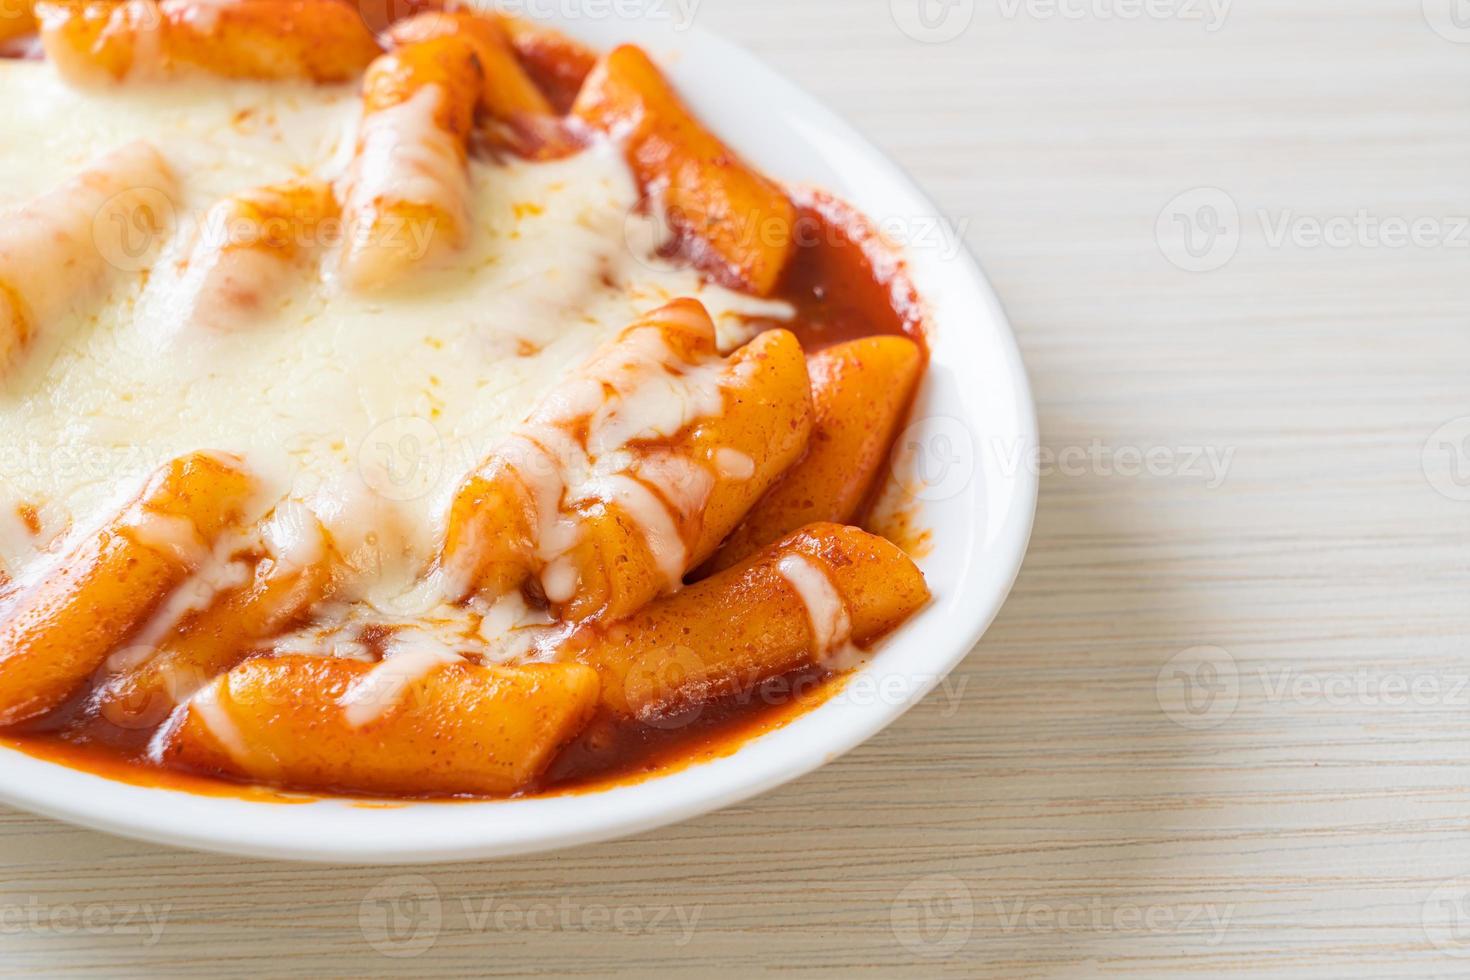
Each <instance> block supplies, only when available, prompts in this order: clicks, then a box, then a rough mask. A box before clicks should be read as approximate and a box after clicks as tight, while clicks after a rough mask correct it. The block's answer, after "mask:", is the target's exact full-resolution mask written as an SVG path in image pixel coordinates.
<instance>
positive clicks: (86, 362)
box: [0, 62, 789, 602]
mask: <svg viewBox="0 0 1470 980" xmlns="http://www.w3.org/2000/svg"><path fill="white" fill-rule="evenodd" d="M359 115H360V106H359V99H358V97H357V92H356V90H355V88H353V87H336V88H334V87H312V88H307V87H295V86H290V85H271V86H262V85H250V84H240V83H229V84H219V85H210V84H192V85H190V86H171V87H166V88H158V89H154V90H150V89H146V88H144V89H135V88H129V89H122V90H117V91H112V92H96V91H89V92H86V93H77V92H75V91H72V90H70V89H68V88H66V87H65V86H63V85H62V84H61V83H60V82H59V81H58V80H57V78H56V76H55V74H54V71H53V69H52V68H51V66H49V65H47V64H44V63H33V62H0V139H3V140H4V141H5V143H6V144H8V145H11V146H19V147H25V151H24V152H19V153H8V154H3V155H0V209H8V208H11V207H16V206H20V205H23V204H24V203H25V202H27V201H28V200H31V199H33V198H34V197H36V196H38V195H40V194H42V193H44V192H45V191H47V190H48V189H50V188H52V187H54V186H56V185H58V184H59V183H60V182H61V180H62V179H64V178H65V177H66V176H68V175H70V174H72V173H75V172H76V171H77V170H78V169H79V168H80V167H81V166H82V165H83V164H84V163H85V162H86V161H87V160H89V159H92V158H95V157H96V156H98V155H99V154H100V153H102V152H104V151H106V150H109V149H112V148H114V147H117V146H120V145H123V144H125V143H127V142H129V141H131V140H135V139H146V140H148V141H149V142H151V143H152V144H153V145H154V146H156V147H157V148H158V149H159V150H160V151H161V152H162V154H163V156H164V157H165V159H166V160H167V162H168V164H169V165H170V166H171V167H172V168H173V170H174V172H175V173H176V174H177V176H178V183H179V211H178V215H177V218H178V220H177V222H176V223H175V224H174V225H173V226H172V227H171V234H170V235H169V237H168V239H167V240H166V241H165V242H164V243H163V247H164V255H163V258H162V259H160V260H159V261H158V262H157V263H156V264H154V265H152V266H151V267H149V268H143V269H124V270H120V272H121V274H120V275H118V276H116V277H115V284H114V286H113V287H112V288H111V291H110V293H109V294H107V295H106V296H104V297H102V298H100V299H93V300H89V301H88V302H87V303H85V304H84V305H79V306H77V307H76V308H74V309H71V310H69V311H67V312H65V313H64V314H62V319H64V320H65V321H66V322H64V323H62V324H60V325H59V328H58V329H52V330H44V331H42V332H41V333H42V339H41V340H39V341H38V342H37V343H35V344H33V345H32V348H31V349H30V350H29V351H28V352H27V353H26V354H25V356H24V358H23V360H22V361H21V363H19V364H18V365H17V369H16V370H14V371H13V372H11V373H10V374H9V375H8V376H7V377H5V378H4V379H0V560H3V561H4V563H5V566H6V568H7V569H8V571H9V572H10V573H11V574H12V575H21V574H24V572H25V570H26V568H27V567H28V566H30V565H31V564H32V563H33V562H34V561H35V560H36V557H37V553H38V551H39V550H40V549H42V548H44V547H45V546H46V545H47V543H48V541H49V539H51V538H53V537H55V536H56V535H58V534H59V533H60V532H62V531H64V530H65V529H66V528H67V527H69V526H70V527H79V526H86V525H89V524H93V523H95V522H97V521H99V520H101V519H102V518H103V517H105V516H106V513H107V511H108V509H109V508H110V507H112V506H113V505H114V502H115V500H116V498H117V496H118V494H119V493H121V492H124V491H126V490H129V489H131V488H133V487H135V486H136V484H137V482H138V481H139V480H141V479H142V477H143V476H144V475H146V474H147V473H148V472H150V471H151V470H152V469H154V468H155V467H156V466H158V465H160V464H161V463H163V462H164V461H166V460H168V459H170V458H173V457H175V456H178V455H182V454H184V453H187V452H192V451H195V450H201V449H208V450H223V451H231V452H238V453H242V454H244V455H245V456H246V458H247V460H248V462H249V463H250V465H251V466H252V467H253V468H254V469H255V470H256V471H257V472H259V474H260V475H261V477H262V478H263V480H264V481H265V483H266V484H267V486H268V488H269V493H268V494H267V496H269V497H271V498H273V499H279V498H280V497H282V496H286V495H291V496H295V497H299V498H302V499H305V498H308V497H312V496H326V497H327V498H329V499H332V500H336V501H360V500H362V499H364V496H365V498H366V499H367V500H368V504H367V505H362V504H360V503H351V504H341V507H340V509H341V511H342V512H343V514H344V515H346V518H350V519H351V520H354V521H357V522H360V523H361V524H362V525H363V526H362V527H361V528H359V529H357V530H358V532H360V533H358V534H355V535H354V540H356V538H357V537H361V538H362V539H363V540H366V541H368V542H370V545H371V547H372V548H374V549H375V550H376V551H377V554H376V556H375V561H376V564H377V566H378V567H379V568H380V569H381V571H380V573H379V574H378V575H377V577H376V580H375V581H374V582H371V583H368V586H369V588H368V590H367V591H368V595H369V597H370V598H371V599H373V600H374V601H378V600H380V599H381V600H382V601H385V602H386V601H389V600H390V599H391V598H392V597H395V596H397V595H399V594H400V593H402V592H404V591H406V590H407V589H408V588H409V586H410V585H411V584H412V582H413V580H414V578H415V577H416V576H417V575H418V574H419V573H420V572H421V571H422V569H423V567H424V565H425V564H426V563H427V562H428V561H429V559H430V558H431V556H432V555H433V554H434V552H435V550H436V547H437V543H438V540H439V537H440V534H441V532H442V528H441V524H440V522H441V521H442V519H443V517H444V516H445V514H446V513H447V510H448V503H449V501H450V499H451V498H452V496H453V494H454V492H455V489H456V488H457V487H458V486H459V484H460V483H461V482H462V481H463V479H464V477H465V476H466V474H468V473H469V472H470V471H471V470H473V469H474V468H475V466H476V465H478V463H479V462H480V461H481V460H482V459H483V458H484V456H485V455H486V454H487V453H488V452H489V450H490V449H491V448H492V447H493V446H494V445H495V444H496V443H498V442H500V441H501V440H502V439H503V438H504V437H505V436H506V435H507V434H508V433H509V432H510V431H511V430H512V428H513V427H514V426H515V424H516V423H517V422H518V421H519V420H520V419H521V418H523V417H524V415H525V413H526V411H527V409H528V408H529V407H530V406H532V405H534V404H535V403H536V402H538V401H539V400H540V399H541V397H542V396H543V395H545V394H546V392H547V391H549V390H550V389H551V388H552V387H553V386H554V385H555V384H556V383H557V382H558V381H559V380H560V379H561V378H563V377H564V376H565V375H566V374H568V372H569V371H571V370H572V369H573V368H574V367H575V366H576V365H577V364H579V363H580V362H581V361H582V360H583V359H584V358H585V357H586V356H587V354H588V353H590V352H591V351H592V350H593V349H594V348H596V347H597V346H598V345H599V344H600V343H601V342H603V341H604V340H606V339H607V338H609V337H610V336H612V335H614V334H616V333H617V332H618V331H619V330H621V329H622V328H623V327H625V326H627V325H628V324H629V323H631V322H633V321H634V320H636V319H638V318H639V317H640V316H641V315H643V314H644V313H646V312H648V311H649V310H651V309H653V308H655V307H658V306H660V305H662V304H664V303H665V302H667V301H668V300H670V299H673V298H677V297H679V296H693V297H696V298H698V299H700V300H702V301H703V302H704V303H705V305H706V306H707V307H708V308H709V309H710V312H711V313H712V314H713V315H714V316H715V318H716V322H717V323H719V324H720V328H721V333H722V339H723V340H725V341H727V342H728V343H729V344H733V343H735V342H737V341H738V340H743V339H745V337H744V336H743V335H742V332H743V331H744V330H745V329H746V328H745V327H744V326H743V323H742V321H741V320H740V319H739V318H738V317H736V316H733V315H731V314H735V313H745V314H753V315H762V316H777V317H780V316H784V315H788V313H789V311H788V310H787V308H786V307H785V306H784V304H779V303H774V304H773V303H770V302H762V301H757V300H753V299H750V298H748V297H744V296H740V295H739V294H735V293H731V292H728V291H726V290H723V289H720V288H718V287H713V286H705V285H702V284H701V283H700V281H699V278H698V277H697V275H696V274H694V273H693V272H691V271H688V270H682V269H676V268H673V267H670V266H668V265H666V264H664V263H662V262H660V261H657V260H651V259H649V258H648V257H647V256H648V255H650V254H651V251H652V249H651V248H650V243H651V242H657V240H658V238H659V235H660V233H661V232H660V229H658V228H657V227H656V226H655V225H654V224H653V222H652V221H651V220H650V219H646V218H643V217H639V216H637V215H633V214H631V212H632V211H633V209H634V208H635V205H636V202H637V201H638V198H639V195H638V193H637V190H636V187H635V183H634V180H633V177H632V175H631V174H630V172H629V171H628V169H627V167H626V165H625V163H624V162H623V159H622V154H621V152H620V151H619V150H618V149H617V148H615V147H611V146H604V147H595V148H593V149H591V150H589V151H587V152H585V153H583V154H581V155H579V156H576V157H573V158H571V159H568V160H564V161H560V162H556V163H540V164H530V163H523V162H515V161H511V162H497V163H488V162H484V161H478V160H477V161H472V162H471V165H470V173H469V183H470V191H469V200H470V214H471V225H470V229H469V239H468V242H467V246H466V248H465V249H464V250H463V252H462V253H461V254H459V255H458V256H456V257H455V258H454V259H453V260H451V261H449V262H448V263H447V264H446V266H445V267H444V268H443V269H440V270H436V271H435V272H433V273H432V274H429V273H424V274H415V275H411V276H408V277H407V278H406V279H405V281H404V282H402V283H399V284H397V285H395V286H394V287H392V288H391V289H389V290H387V291H384V292H381V293H376V294H373V295H371V296H366V297H364V296H358V295H352V294H350V293H348V292H347V291H346V290H344V289H342V288H341V284H340V283H338V282H336V281H335V280H334V272H333V270H334V269H335V268H336V258H337V250H338V249H339V248H340V245H341V243H340V241H336V242H333V241H325V242H309V243H305V245H306V246H307V247H309V248H315V249H316V251H317V253H318V254H317V256H316V258H317V261H316V262H313V263H307V264H305V266H304V267H303V270H302V272H301V274H300V276H299V281H296V282H293V283H290V284H289V285H288V286H287V287H285V288H284V289H283V290H282V291H281V292H280V294H279V296H277V297H276V299H277V300H278V301H279V302H278V303H276V304H272V306H271V308H270V310H269V311H268V313H267V315H265V316H264V317H263V319H261V320H260V321H258V322H254V323H252V324H251V326H250V327H249V329H241V330H231V331H218V330H202V329H197V328H191V327H190V326H189V325H188V322H187V321H188V319H189V316H188V314H189V309H188V299H189V297H188V290H187V289H186V288H183V287H182V286H181V282H182V280H183V270H182V269H181V265H182V264H183V263H182V260H183V259H184V258H185V257H186V256H187V254H188V244H189V243H190V242H192V241H195V240H197V235H195V234H194V233H193V232H194V231H195V229H196V228H197V225H198V223H199V222H200V221H202V218H203V216H204V215H205V214H206V212H207V211H208V210H209V208H210V207H211V206H212V205H214V204H216V203H217V202H218V201H219V200H221V199H222V198H224V197H227V196H229V195H232V194H238V193H240V192H242V191H244V190H248V189H250V188H253V187H258V186H261V185H263V184H268V183H277V182H280V181H283V180H287V179H292V178H298V177H302V176H307V175H312V176H318V177H322V178H324V179H328V180H335V179H339V178H340V177H341V176H342V174H343V172H344V167H345V163H346V161H347V160H348V158H349V157H350V155H351V150H352V147H353V145H354V142H355V140H356V136H357V129H358V121H359ZM45 338H54V339H52V340H51V341H49V342H48V341H47V340H46V339H45ZM363 491H366V494H365V495H364V493H363ZM36 515H40V517H39V518H38V517H37V516H36ZM37 525H39V526H40V527H39V530H38V528H37ZM334 533H338V534H342V533H346V532H344V531H342V530H341V529H334Z"/></svg>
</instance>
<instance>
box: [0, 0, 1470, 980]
mask: <svg viewBox="0 0 1470 980" xmlns="http://www.w3.org/2000/svg"><path fill="white" fill-rule="evenodd" d="M547 2H550V0H547ZM930 2H931V3H932V6H931V7H930V13H931V16H930V18H929V20H928V21H927V22H926V21H922V20H917V19H915V17H914V16H913V13H914V2H913V0H894V2H893V3H891V4H890V2H889V0H704V2H703V3H701V4H697V5H696V7H695V14H696V16H695V22H696V23H698V24H699V25H701V26H703V27H706V28H710V29H714V30H717V31H720V32H723V33H725V34H727V35H728V36H731V37H733V38H735V39H738V40H740V41H743V42H745V43H747V44H749V45H750V46H751V47H753V48H754V49H756V50H757V51H758V52H759V53H760V54H761V55H763V56H764V57H765V58H767V59H769V60H770V61H772V62H773V63H775V64H776V65H777V66H779V67H780V68H781V69H782V70H783V71H785V72H787V73H789V74H790V75H792V76H794V77H795V78H797V79H799V80H800V81H801V82H802V83H804V84H805V85H806V86H808V87H809V88H810V89H811V90H813V91H814V92H816V93H818V94H819V95H820V96H822V97H823V98H825V99H826V100H828V101H829V102H830V103H832V104H833V105H835V106H836V107H838V108H839V109H840V110H841V111H842V112H844V113H845V114H846V115H847V117H848V118H850V119H851V120H853V121H854V122H855V123H856V124H857V125H858V126H859V127H860V128H861V129H862V130H864V131H865V132H866V133H867V134H869V135H870V136H871V137H872V138H873V139H874V140H875V141H876V142H877V143H878V144H879V145H880V146H882V147H884V148H886V149H887V150H889V151H890V152H891V153H892V154H893V155H895V156H896V157H897V158H898V159H900V160H901V161H902V162H903V163H904V164H905V165H906V166H907V167H908V168H909V169H910V170H911V171H912V172H913V173H914V174H915V175H916V176H917V177H918V179H919V180H920V181H921V183H922V184H923V185H924V186H925V187H926V188H927V189H928V190H929V191H930V192H931V193H932V194H933V196H934V197H935V198H936V199H937V200H938V201H939V203H940V204H941V206H942V207H943V208H944V210H945V211H946V213H947V214H948V215H950V216H951V218H952V219H953V220H954V221H955V222H956V223H957V225H958V226H959V227H961V229H962V230H963V232H964V234H965V237H966V238H967V239H968V241H969V242H970V244H971V245H972V247H973V248H974V249H975V251H976V253H977V254H978V255H979V256H980V258H981V260H982V262H983V263H984V264H985V265H986V267H987V269H988V271H989V273H990V276H991V278H992V279H993V281H994V283H995V286H996V288H997V289H998V291H999V292H1000V294H1001V296H1002V298H1003V299H1004V301H1005V302H1006V304H1007V305H1008V307H1009V309H1010V312H1011V314H1012V316H1013V319H1014V322H1015V327H1016V331H1017V333H1018V335H1019V338H1020V343H1021V346H1022V349H1023V351H1024V353H1025V356H1026V360H1027V363H1028V366H1029V368H1030V371H1031V375H1032V378H1033V380H1034V383H1035V388H1036V393H1037V399H1038V403H1039V411H1040V417H1041V428H1042V432H1043V440H1044V447H1045V449H1046V450H1048V451H1047V452H1043V453H1042V454H1040V455H1039V457H1038V459H1037V465H1038V466H1039V467H1040V469H1041V471H1042V480H1041V505H1040V512H1039V515H1038V519H1037V526H1036V534H1035V539H1034V541H1033V543H1032V546H1031V551H1030V556H1029V558H1028V560H1027V562H1026V566H1025V569H1024V571H1023V572H1022V574H1021V577H1020V581H1019V582H1018V584H1017V586H1016V589H1015V593H1014V595H1013V596H1012V598H1011V600H1010V602H1009V604H1008V605H1007V606H1006V608H1005V610H1004V612H1003V613H1002V614H1001V616H1000V619H999V621H998V622H997V623H996V624H995V626H994V628H993V629H992V630H991V631H990V633H989V635H988V636H986V637H985V639H984V640H983V642H981V643H980V645H979V646H978V647H977V648H976V650H975V651H974V653H973V654H972V655H971V656H970V658H969V659H968V661H967V662H966V663H965V664H964V666H963V667H962V668H961V670H960V671H959V672H958V673H957V674H956V675H955V676H954V677H953V678H952V679H951V682H950V684H949V685H948V686H947V687H946V689H945V690H944V691H942V692H940V693H937V694H936V695H935V696H933V697H931V698H930V699H929V700H928V701H926V702H925V703H923V704H922V705H920V706H918V707H917V708H915V709H914V710H913V711H912V712H910V713H909V714H908V715H907V716H906V717H905V718H904V719H903V720H902V721H901V722H900V723H898V724H896V725H895V726H893V727H892V728H891V729H889V730H888V731H887V732H885V733H884V734H883V735H881V736H880V737H878V738H875V739H873V740H872V741H871V742H870V743H869V744H868V745H866V746H865V747H864V748H862V749H861V750H859V751H856V752H854V753H852V754H851V755H849V756H848V757H846V758H844V759H842V760H841V761H839V762H836V763H834V764H832V765H830V766H828V767H827V768H826V769H824V770H822V771H821V772H819V773H817V774H815V775H812V776H810V777H808V778H806V779H803V780H800V781H799V782H797V783H796V784H795V785H792V786H790V787H788V788H786V789H783V790H781V791H779V792H775V793H772V794H770V795H768V796H765V797H763V798H761V799H758V800H755V801H753V802H751V803H749V804H746V805H743V806H738V807H734V808H732V809H729V810H726V811H724V812H722V813H718V814H715V815H712V816H709V817H706V818H704V819H700V820H695V821H692V822H690V823H687V824H684V825H682V826H680V827H677V828H673V829H669V830H663V831H659V832H656V833H651V834H647V835H644V836H642V837H638V838H635V839H632V840H625V841H621V842H617V843H610V844H603V845H598V846H593V847H584V848H581V849H578V850H573V851H570V852H567V853H562V854H557V855H553V856H549V857H540V858H534V859H527V860H514V861H503V862H496V863H484V864H475V865H465V866H458V867H426V868H409V869H401V870H385V869H360V868H359V869H335V868H328V869H323V868H309V867H294V866H290V865H287V864H280V863H264V862H256V861H247V860H239V859H232V858H225V857H212V856H203V855H198V854H190V853H183V852H178V851H173V850H169V849H166V848H163V847H155V846H150V845H144V844H137V843H132V842H129V841H125V840H119V839H114V838H111V837H106V836H102V835H98V834H94V833H90V832H87V831H82V830H76V829H72V828H70V827H67V826H64V825H62V824H58V823H54V822H52V821H49V820H45V819H41V818H37V817H33V816H28V815H26V814H23V813H18V812H14V811H7V810H3V809H0V973H3V974H5V975H17V976H20V975H26V976H35V975H74V974H81V973H98V974H105V975H119V976H120V975H140V976H141V975H147V976H156V975H162V974H172V973H178V974H189V975H207V976H211V977H224V976H237V975H239V976H243V975H247V974H249V975H258V974H264V975H271V976H300V977H317V976H323V975H332V976H339V975H340V976H348V975H351V976H362V975H369V974H378V973H399V974H403V975H414V976H424V975H439V974H443V975H450V974H454V975H467V974H481V975H493V976H513V975H532V974H544V975H572V976H596V977H604V976H640V977H641V976H646V975H650V974H651V973H652V972H653V971H662V970H680V971H688V972H689V973H690V974H691V975H719V976H730V977H745V976H751V975H756V974H761V973H773V974H785V975H799V976H833V977H850V976H885V977H886V976H914V977H934V976H956V977H960V976H963V977H975V976H981V977H1091V976H1119V977H1131V978H1139V977H1165V976H1192V975H1212V976H1226V975H1228V976H1259V977H1280V976H1308V975H1312V976H1323V977H1333V978H1338V977H1359V976H1361V977H1374V978H1378V977H1396V976H1405V977H1408V976H1413V977H1431V976H1465V975H1470V642H1467V641H1470V439H1467V437H1470V397H1467V395H1470V229H1467V227H1466V221H1467V216H1470V21H1467V20H1466V19H1465V18H1464V17H1463V15H1464V14H1465V12H1466V11H1465V10H1464V7H1463V2H1461V9H1460V13H1461V15H1462V17H1461V19H1460V20H1459V21H1456V20H1454V19H1452V17H1451V14H1452V13H1453V12H1454V9H1453V3H1452V0H1425V3H1424V5H1423V9H1421V4H1420V0H1339V2H1337V3H1333V4H1326V3H1321V2H1312V0H1235V2H1234V3H1233V4H1230V3H1228V2H1224V3H1223V5H1222V2H1221V0H1215V3H1214V5H1213V6H1212V5H1211V4H1210V2H1209V0H1149V2H1148V3H1147V4H1144V3H1142V2H1132V0H984V2H981V3H978V4H977V3H975V2H973V0H930ZM672 5H673V0H665V6H667V7H668V8H669V9H673V6H672ZM531 6H532V8H533V9H534V4H532V5H531ZM588 9H589V10H591V9H594V8H593V7H589V8H588ZM596 9H607V8H605V7H604V8H596ZM680 9H684V10H688V9H689V2H688V0H685V2H684V3H683V4H682V5H681V6H680ZM1140 12H1141V15H1139V14H1140ZM941 14H942V15H944V16H939V15H941ZM945 17H948V18H949V19H948V20H946V19H944V18H945ZM1460 23H1465V24H1466V26H1465V27H1464V28H1460V27H1458V26H1457V25H1458V24H1460ZM926 24H927V26H926ZM1431 25H1436V26H1437V27H1436V26H1431ZM905 28H907V32H906V31H905ZM960 29H963V32H962V33H961V32H960ZM911 35H916V36H917V37H915V36H911ZM947 35H957V36H954V37H952V38H950V39H948V40H944V38H945V36H947ZM1181 195H1183V196H1181ZM1186 236H1188V237H1187V238H1186ZM405 898H406V899H417V901H418V904H417V905H416V906H413V905H411V904H405V903H402V902H400V903H398V904H397V905H393V904H392V903H391V902H389V901H385V900H392V899H405ZM393 908H398V909H403V908H409V909H410V911H412V910H414V909H416V911H417V915H418V918H415V919H410V920H409V921H408V926H409V928H406V931H397V932H395V931H392V928H391V927H392V926H393V925H394V923H393V922H390V921H388V920H387V919H385V915H386V914H387V911H388V910H391V909H393ZM400 925H401V923H400Z"/></svg>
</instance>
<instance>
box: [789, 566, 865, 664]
mask: <svg viewBox="0 0 1470 980" xmlns="http://www.w3.org/2000/svg"><path fill="white" fill-rule="evenodd" d="M776 570H777V571H778V572H780V573H781V577H782V578H784V579H785V580H786V581H787V582H788V583H789V584H790V585H791V587H792V588H793V589H795V590H796V594H797V595H798V596H800V597H801V602H802V605H804V606H805V607H806V617H807V622H808V623H809V624H810V625H811V631H812V643H813V644H814V645H815V647H816V649H815V651H813V652H814V655H815V657H816V659H817V660H818V661H823V660H826V659H827V658H828V657H830V656H832V655H833V654H842V653H844V652H846V650H847V648H848V646H849V645H850V641H851V640H852V617H851V615H850V614H849V613H848V611H847V603H846V602H844V601H843V600H842V594H841V593H840V592H838V591H837V586H835V585H833V584H832V579H831V578H830V577H829V576H828V575H827V573H826V571H824V570H823V569H822V568H820V567H818V566H817V565H816V564H815V563H813V562H811V561H809V560H808V559H806V558H803V557H802V556H801V555H785V556H783V557H782V558H781V560H780V561H778V562H777V563H776Z"/></svg>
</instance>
